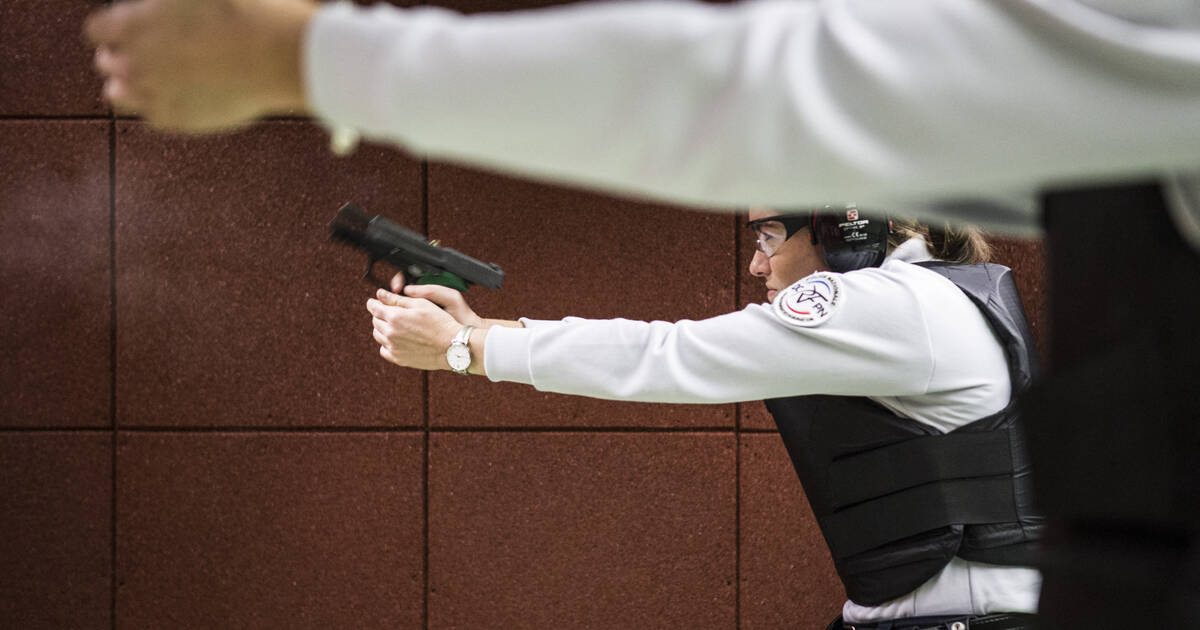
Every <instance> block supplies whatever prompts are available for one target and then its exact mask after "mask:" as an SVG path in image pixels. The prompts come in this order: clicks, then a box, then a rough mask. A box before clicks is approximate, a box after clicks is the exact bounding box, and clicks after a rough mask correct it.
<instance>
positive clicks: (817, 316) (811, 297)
mask: <svg viewBox="0 0 1200 630" xmlns="http://www.w3.org/2000/svg"><path fill="white" fill-rule="evenodd" d="M845 301H846V292H845V291H844V290H843V289H842V279H841V278H840V277H839V276H838V274H833V273H825V272H819V273H814V274H812V275H811V276H808V277H806V278H804V279H803V280H800V281H799V282H797V283H795V284H793V285H791V286H790V287H788V288H786V289H784V290H782V291H780V292H779V295H776V296H775V303H774V304H773V305H772V306H773V307H774V309H775V315H776V316H777V317H778V318H779V319H780V320H781V321H783V323H785V324H788V325H789V326H799V327H802V328H811V327H813V326H820V325H821V324H822V323H824V322H825V320H827V319H829V318H830V317H833V314H834V313H835V312H837V310H838V307H840V306H841V305H842V304H843V303H845Z"/></svg>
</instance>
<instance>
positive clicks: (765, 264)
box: [750, 249, 771, 278]
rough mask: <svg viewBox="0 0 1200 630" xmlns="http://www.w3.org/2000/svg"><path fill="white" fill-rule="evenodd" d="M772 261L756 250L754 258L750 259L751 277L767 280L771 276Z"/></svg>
mask: <svg viewBox="0 0 1200 630" xmlns="http://www.w3.org/2000/svg"><path fill="white" fill-rule="evenodd" d="M770 260H771V259H770V258H767V255H766V254H764V253H762V251H761V250H757V249H756V250H754V258H751V259H750V275H752V276H755V277H757V278H765V277H767V276H769V275H771V263H770Z"/></svg>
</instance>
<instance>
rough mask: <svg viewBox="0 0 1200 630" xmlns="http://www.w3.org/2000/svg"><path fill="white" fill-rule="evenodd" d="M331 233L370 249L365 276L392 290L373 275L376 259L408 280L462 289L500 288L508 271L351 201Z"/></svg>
mask: <svg viewBox="0 0 1200 630" xmlns="http://www.w3.org/2000/svg"><path fill="white" fill-rule="evenodd" d="M329 237H330V239H333V240H339V241H342V242H344V243H347V244H349V245H352V246H353V247H355V248H357V249H360V250H362V251H364V252H366V253H367V271H366V273H364V274H363V279H364V280H370V281H372V282H373V283H374V284H375V285H376V286H378V287H380V288H383V289H388V290H391V287H389V286H388V284H387V282H386V281H380V280H379V279H378V278H376V277H375V276H374V275H373V272H374V269H375V263H377V262H379V261H381V260H382V261H384V262H386V263H388V264H389V265H392V266H393V267H395V268H397V269H399V270H400V271H402V272H403V273H404V281H405V283H416V284H440V285H443V286H447V287H450V288H453V289H458V290H459V291H466V290H467V286H468V285H472V284H478V285H480V286H484V287H487V288H489V289H499V288H500V285H501V284H504V272H503V271H502V270H501V269H500V267H499V266H498V265H496V264H495V263H484V262H480V261H478V260H476V259H474V258H471V257H470V256H468V255H466V254H463V253H462V252H458V251H455V250H453V249H450V248H449V247H440V246H439V245H437V243H436V242H432V243H431V242H430V241H428V240H427V239H426V238H425V237H424V236H422V235H421V234H418V233H416V232H414V231H412V230H410V229H408V228H405V227H402V226H399V225H397V224H395V223H393V222H391V221H389V220H387V219H386V218H384V217H383V216H381V215H378V214H377V215H375V216H369V215H367V213H366V212H364V211H363V209H362V208H360V207H358V206H356V205H354V204H353V203H348V204H345V205H343V206H342V207H341V208H339V209H338V212H337V216H335V217H333V221H331V222H330V223H329Z"/></svg>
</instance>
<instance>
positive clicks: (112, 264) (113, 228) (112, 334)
mask: <svg viewBox="0 0 1200 630" xmlns="http://www.w3.org/2000/svg"><path fill="white" fill-rule="evenodd" d="M108 121H109V122H108V281H109V285H108V290H109V294H108V308H109V313H108V318H109V321H108V326H109V332H108V344H109V347H108V350H109V355H108V356H109V359H108V369H109V384H108V418H109V421H110V429H111V431H112V440H111V445H112V446H111V450H110V452H109V456H110V458H111V463H112V466H111V468H110V470H109V474H110V475H111V476H112V497H111V504H110V506H109V509H110V510H111V513H110V515H109V516H110V518H111V520H112V522H111V523H110V530H109V536H110V539H111V544H112V549H111V554H112V555H111V556H110V561H111V567H110V568H111V570H112V575H111V576H110V579H109V594H110V597H111V601H110V609H109V616H110V619H111V621H112V627H113V630H116V629H117V121H116V118H115V117H114V115H113V114H112V113H111V112H110V114H109V117H108Z"/></svg>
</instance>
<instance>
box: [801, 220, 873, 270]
mask: <svg viewBox="0 0 1200 630" xmlns="http://www.w3.org/2000/svg"><path fill="white" fill-rule="evenodd" d="M810 227H811V229H810V230H809V231H810V233H811V235H812V243H813V245H820V246H821V249H822V250H823V251H824V253H825V264H826V265H827V266H828V267H829V269H830V270H831V271H836V272H838V273H845V272H847V271H854V270H855V269H864V268H866V267H878V266H879V265H880V264H881V263H883V258H884V257H885V256H886V255H887V243H888V235H889V234H891V232H892V221H891V219H889V218H888V217H887V216H877V217H874V218H872V217H868V216H866V215H862V214H860V213H859V211H858V207H857V206H855V205H853V204H851V205H847V206H846V207H845V208H844V209H841V210H833V209H831V208H830V207H829V206H826V207H825V208H823V209H821V210H814V211H813V213H812V219H811V222H810Z"/></svg>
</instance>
